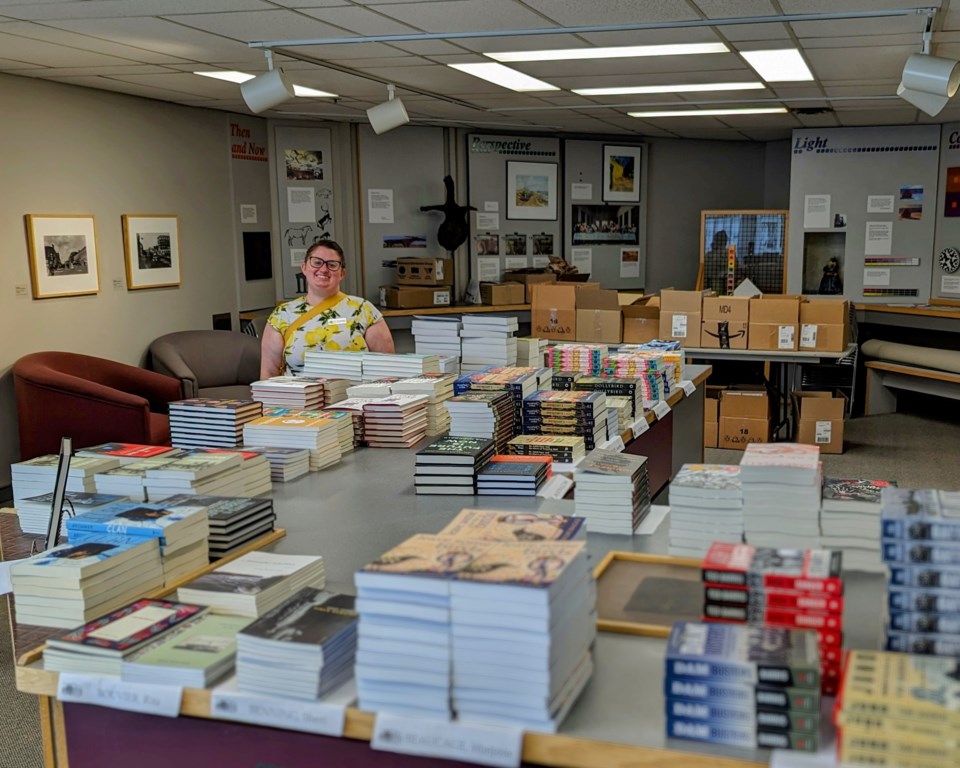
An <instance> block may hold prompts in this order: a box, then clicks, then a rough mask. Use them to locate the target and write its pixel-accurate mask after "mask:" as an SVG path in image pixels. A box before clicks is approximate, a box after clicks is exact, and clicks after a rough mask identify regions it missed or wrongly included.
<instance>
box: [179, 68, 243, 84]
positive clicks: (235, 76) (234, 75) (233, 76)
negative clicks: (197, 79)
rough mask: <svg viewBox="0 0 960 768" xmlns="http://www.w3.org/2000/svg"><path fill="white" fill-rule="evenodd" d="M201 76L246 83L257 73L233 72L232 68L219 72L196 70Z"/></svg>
mask: <svg viewBox="0 0 960 768" xmlns="http://www.w3.org/2000/svg"><path fill="white" fill-rule="evenodd" d="M193 74H195V75H200V76H201V77H212V78H214V79H215V80H227V81H228V82H231V83H245V82H247V80H253V78H254V77H256V75H248V74H247V73H246V72H233V71H231V70H227V69H224V70H219V71H217V72H194V73H193Z"/></svg>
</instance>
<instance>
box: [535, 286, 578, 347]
mask: <svg viewBox="0 0 960 768" xmlns="http://www.w3.org/2000/svg"><path fill="white" fill-rule="evenodd" d="M530 335H531V336H536V337H537V338H540V339H555V340H557V341H573V340H574V339H576V338H577V288H576V286H575V285H574V284H573V283H565V284H560V283H546V284H544V283H535V284H534V285H533V306H532V308H531V311H530Z"/></svg>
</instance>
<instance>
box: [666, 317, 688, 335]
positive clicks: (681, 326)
mask: <svg viewBox="0 0 960 768" xmlns="http://www.w3.org/2000/svg"><path fill="white" fill-rule="evenodd" d="M670 335H671V336H673V337H675V338H677V339H685V338H687V316H686V315H674V316H673V319H672V321H671V326H670Z"/></svg>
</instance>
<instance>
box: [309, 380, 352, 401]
mask: <svg viewBox="0 0 960 768" xmlns="http://www.w3.org/2000/svg"><path fill="white" fill-rule="evenodd" d="M316 381H319V382H321V383H322V384H323V405H322V406H321V408H326V407H327V406H328V405H333V404H334V403H339V402H340V401H341V400H346V398H347V387H349V386H350V385H351V384H352V383H353V382H352V381H349V380H348V379H338V378H333V377H330V376H327V377H324V378H319V379H316Z"/></svg>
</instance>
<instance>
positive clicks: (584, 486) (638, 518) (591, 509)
mask: <svg viewBox="0 0 960 768" xmlns="http://www.w3.org/2000/svg"><path fill="white" fill-rule="evenodd" d="M573 481H574V483H575V490H574V497H573V500H574V503H575V505H576V507H575V508H576V511H577V515H579V516H582V517H584V518H585V519H586V521H587V528H588V529H589V530H590V532H591V533H620V534H624V535H627V536H630V535H632V534H633V533H634V532H636V530H637V528H638V527H639V526H640V523H641V522H642V521H643V518H645V517H646V516H647V513H648V512H649V511H650V485H649V476H648V474H647V457H646V456H634V455H632V454H629V453H618V452H617V451H605V450H601V449H597V450H595V451H591V452H590V453H588V454H587V455H586V457H585V458H584V459H583V461H581V462H580V463H579V464H578V465H577V468H576V470H575V471H574V473H573Z"/></svg>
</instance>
